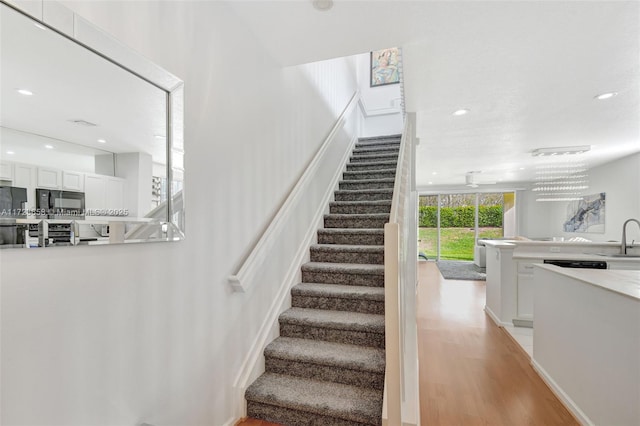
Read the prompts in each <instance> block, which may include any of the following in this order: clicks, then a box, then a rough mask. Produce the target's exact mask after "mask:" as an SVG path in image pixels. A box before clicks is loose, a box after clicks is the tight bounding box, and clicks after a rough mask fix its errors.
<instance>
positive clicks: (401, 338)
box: [382, 113, 419, 426]
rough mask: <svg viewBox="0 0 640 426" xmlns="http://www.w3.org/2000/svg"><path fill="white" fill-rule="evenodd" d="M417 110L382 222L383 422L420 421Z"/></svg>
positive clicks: (408, 122)
mask: <svg viewBox="0 0 640 426" xmlns="http://www.w3.org/2000/svg"><path fill="white" fill-rule="evenodd" d="M414 134H415V114H414V113H411V114H407V115H406V118H405V127H404V131H403V133H402V142H401V144H400V154H399V157H398V168H397V171H396V180H395V186H394V189H393V199H392V201H391V215H390V217H389V223H387V224H385V227H384V266H385V273H384V286H385V351H386V372H385V399H384V403H383V407H384V408H383V416H382V421H383V425H388V426H401V425H407V424H416V425H417V424H419V404H418V381H417V376H418V366H417V362H418V360H417V335H416V323H415V322H416V316H415V293H416V282H417V275H416V274H417V260H418V259H417V258H418V253H417V250H418V249H417V235H416V232H417V207H416V205H415V204H416V200H417V197H416V191H415V160H414V157H415V145H416V139H415V137H414Z"/></svg>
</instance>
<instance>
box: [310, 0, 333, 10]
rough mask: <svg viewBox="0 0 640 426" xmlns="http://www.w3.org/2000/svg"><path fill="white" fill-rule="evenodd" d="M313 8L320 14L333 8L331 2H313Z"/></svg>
mask: <svg viewBox="0 0 640 426" xmlns="http://www.w3.org/2000/svg"><path fill="white" fill-rule="evenodd" d="M311 4H313V7H314V8H315V9H316V10H319V11H320V12H326V11H327V10H329V9H331V8H332V7H333V0H313V1H312V2H311Z"/></svg>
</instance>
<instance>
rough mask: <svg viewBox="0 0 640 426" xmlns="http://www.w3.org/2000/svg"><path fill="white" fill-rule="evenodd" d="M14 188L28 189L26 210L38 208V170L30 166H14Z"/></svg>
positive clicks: (17, 164)
mask: <svg viewBox="0 0 640 426" xmlns="http://www.w3.org/2000/svg"><path fill="white" fill-rule="evenodd" d="M13 171H14V179H13V186H18V187H20V188H27V205H26V206H25V208H26V209H35V208H36V186H37V185H36V168H35V167H34V166H30V165H28V164H19V163H16V164H14V170H13Z"/></svg>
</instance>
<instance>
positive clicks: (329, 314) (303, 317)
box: [278, 307, 384, 334]
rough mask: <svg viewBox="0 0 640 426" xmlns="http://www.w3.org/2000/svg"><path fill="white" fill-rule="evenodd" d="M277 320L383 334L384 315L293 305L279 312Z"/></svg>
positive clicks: (282, 322)
mask: <svg viewBox="0 0 640 426" xmlns="http://www.w3.org/2000/svg"><path fill="white" fill-rule="evenodd" d="M278 320H279V321H280V324H294V325H303V326H311V327H318V328H325V329H332V330H347V331H364V332H367V333H377V334H384V315H378V314H364V313H360V312H348V311H327V310H324V309H307V308H296V307H293V308H289V309H288V310H286V311H284V312H283V313H281V314H280V317H278Z"/></svg>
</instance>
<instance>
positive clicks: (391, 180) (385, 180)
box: [340, 178, 396, 183]
mask: <svg viewBox="0 0 640 426" xmlns="http://www.w3.org/2000/svg"><path fill="white" fill-rule="evenodd" d="M395 181H396V179H395V178H373V179H358V180H357V181H356V182H358V183H365V182H366V183H394V182H395ZM344 182H348V183H353V182H354V181H353V180H350V179H347V180H344V179H343V180H341V181H340V183H344Z"/></svg>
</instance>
